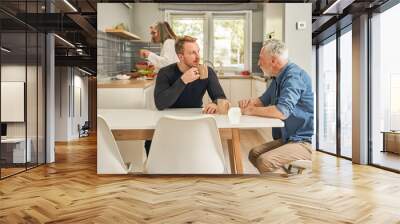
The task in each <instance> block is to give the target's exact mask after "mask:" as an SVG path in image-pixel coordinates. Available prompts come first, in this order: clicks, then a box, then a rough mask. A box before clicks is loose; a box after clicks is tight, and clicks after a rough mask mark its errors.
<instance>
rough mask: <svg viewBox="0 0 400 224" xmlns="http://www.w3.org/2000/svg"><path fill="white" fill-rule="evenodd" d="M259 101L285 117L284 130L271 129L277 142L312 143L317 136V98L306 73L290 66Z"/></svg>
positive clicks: (273, 81) (297, 67)
mask: <svg viewBox="0 0 400 224" xmlns="http://www.w3.org/2000/svg"><path fill="white" fill-rule="evenodd" d="M259 99H260V100H261V102H262V103H263V104H264V106H270V105H276V107H277V108H278V110H279V111H281V112H282V114H283V115H284V116H285V117H286V120H284V123H285V126H284V127H282V128H273V129H272V136H273V138H274V139H279V138H281V139H282V140H283V141H284V142H288V141H294V142H298V141H307V142H310V143H311V138H312V136H313V134H314V94H313V91H312V85H311V79H310V76H309V75H308V74H307V72H305V71H304V70H303V69H301V68H300V67H299V66H297V65H296V64H294V63H291V62H289V63H288V64H287V65H286V66H285V67H284V68H283V69H282V71H281V72H280V74H278V75H277V77H276V78H275V79H273V80H272V83H271V85H270V86H269V88H268V89H267V90H266V91H265V92H264V94H263V95H262V96H261V97H260V98H259Z"/></svg>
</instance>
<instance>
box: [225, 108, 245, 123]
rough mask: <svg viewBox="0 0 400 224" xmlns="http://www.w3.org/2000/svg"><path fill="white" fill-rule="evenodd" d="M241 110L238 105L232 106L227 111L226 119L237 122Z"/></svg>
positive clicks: (238, 121)
mask: <svg viewBox="0 0 400 224" xmlns="http://www.w3.org/2000/svg"><path fill="white" fill-rule="evenodd" d="M241 116H242V112H241V110H240V108H239V107H232V108H230V109H229V111H228V119H229V122H230V123H231V124H239V123H240V117H241Z"/></svg>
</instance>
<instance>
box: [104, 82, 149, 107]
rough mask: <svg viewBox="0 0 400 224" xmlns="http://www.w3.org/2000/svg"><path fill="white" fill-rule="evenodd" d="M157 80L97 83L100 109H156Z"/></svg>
mask: <svg viewBox="0 0 400 224" xmlns="http://www.w3.org/2000/svg"><path fill="white" fill-rule="evenodd" d="M154 83H155V80H137V79H130V80H107V81H98V83H97V108H98V109H145V108H146V109H155V106H154V95H153V94H154Z"/></svg>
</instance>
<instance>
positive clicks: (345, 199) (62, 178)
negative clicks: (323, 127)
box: [0, 133, 400, 224]
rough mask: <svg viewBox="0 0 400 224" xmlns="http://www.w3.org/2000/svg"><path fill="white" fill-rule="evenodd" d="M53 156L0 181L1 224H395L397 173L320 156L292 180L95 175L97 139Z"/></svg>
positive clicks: (399, 191)
mask: <svg viewBox="0 0 400 224" xmlns="http://www.w3.org/2000/svg"><path fill="white" fill-rule="evenodd" d="M247 134H255V133H247ZM242 141H246V140H245V139H244V138H242ZM243 144H250V145H251V144H255V143H250V142H247V143H246V142H244V143H243ZM244 157H245V156H244ZM56 158H57V162H56V163H55V164H51V165H46V166H42V167H39V168H36V169H33V170H30V171H28V172H26V173H22V174H19V175H17V176H14V177H11V178H8V179H5V180H3V181H0V223H45V222H47V223H373V224H376V223H385V224H386V223H400V175H398V174H395V173H390V172H387V171H383V170H380V169H377V168H373V167H368V166H359V165H352V164H351V162H350V161H347V160H343V159H337V158H335V157H332V156H329V155H326V154H322V153H316V154H315V156H314V168H313V173H312V174H310V173H309V174H304V175H299V176H294V177H290V178H284V177H279V176H273V175H270V176H254V175H247V176H241V177H232V176H228V177H206V176H200V177H199V176H197V177H196V176H191V177H177V176H169V177H165V176H164V177H160V176H158V177H146V176H97V175H96V165H95V164H96V142H95V139H94V138H86V139H85V140H82V141H77V142H71V143H70V144H67V145H58V146H57V154H56Z"/></svg>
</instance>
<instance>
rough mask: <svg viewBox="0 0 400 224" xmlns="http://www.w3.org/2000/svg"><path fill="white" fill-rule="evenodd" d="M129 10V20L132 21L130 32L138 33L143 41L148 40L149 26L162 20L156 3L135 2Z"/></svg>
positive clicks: (162, 16)
mask: <svg viewBox="0 0 400 224" xmlns="http://www.w3.org/2000/svg"><path fill="white" fill-rule="evenodd" d="M132 5H133V7H132V9H131V10H130V21H132V27H133V29H132V33H134V34H136V35H138V36H139V37H140V38H141V40H143V41H150V33H149V27H150V26H151V25H152V24H154V23H156V22H158V21H164V15H163V13H162V11H160V9H159V7H158V6H159V4H158V3H135V4H132Z"/></svg>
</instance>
